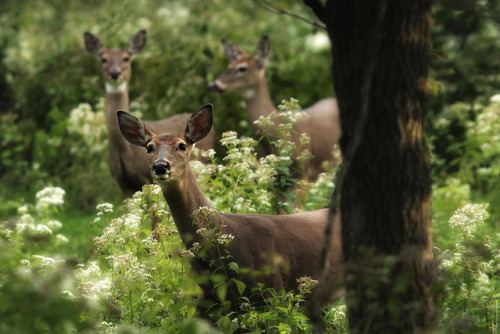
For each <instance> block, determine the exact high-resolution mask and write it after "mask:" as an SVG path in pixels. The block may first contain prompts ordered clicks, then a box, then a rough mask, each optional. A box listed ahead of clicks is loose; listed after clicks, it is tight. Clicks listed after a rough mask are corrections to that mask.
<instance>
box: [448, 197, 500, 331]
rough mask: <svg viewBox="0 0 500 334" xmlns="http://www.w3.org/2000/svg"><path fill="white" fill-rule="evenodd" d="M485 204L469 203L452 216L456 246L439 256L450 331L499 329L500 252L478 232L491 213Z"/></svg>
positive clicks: (485, 236)
mask: <svg viewBox="0 0 500 334" xmlns="http://www.w3.org/2000/svg"><path fill="white" fill-rule="evenodd" d="M486 207H487V206H486V205H480V204H473V205H472V204H467V205H465V206H464V207H463V208H461V209H458V210H457V211H456V212H455V214H454V215H453V216H452V217H451V219H450V221H449V225H450V227H451V228H452V230H453V232H454V233H455V236H456V239H455V240H456V241H457V243H456V244H455V245H454V246H453V247H452V248H451V249H449V250H446V251H444V252H442V253H441V254H440V256H439V257H440V260H441V266H440V271H441V272H440V278H441V284H442V285H443V286H444V291H443V296H442V299H441V303H442V304H441V308H442V310H443V316H442V320H441V321H442V324H443V325H444V327H445V328H446V329H447V332H448V331H449V332H454V333H477V332H482V331H488V332H492V333H495V332H496V331H497V329H498V320H499V319H498V299H499V298H500V291H499V289H498V288H499V284H500V275H499V269H500V252H499V248H498V246H499V245H498V240H495V241H492V240H490V236H489V235H486V234H481V233H478V231H479V230H480V227H481V226H480V225H481V224H484V222H485V220H487V219H488V217H489V214H488V212H487V211H486Z"/></svg>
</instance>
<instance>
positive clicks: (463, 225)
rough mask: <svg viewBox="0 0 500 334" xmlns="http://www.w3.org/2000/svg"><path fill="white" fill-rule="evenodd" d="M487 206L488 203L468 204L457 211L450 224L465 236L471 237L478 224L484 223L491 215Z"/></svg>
mask: <svg viewBox="0 0 500 334" xmlns="http://www.w3.org/2000/svg"><path fill="white" fill-rule="evenodd" d="M487 207H488V205H487V204H467V205H465V206H464V207H463V208H461V209H458V210H457V211H456V212H455V214H454V215H453V216H452V217H451V218H450V221H449V224H450V226H451V227H452V228H453V229H455V230H458V231H459V232H461V234H462V235H463V236H464V237H465V238H467V239H470V238H472V237H473V233H474V231H475V230H476V227H477V225H478V224H482V223H484V221H485V220H486V219H487V218H488V217H489V213H488V211H486V208H487Z"/></svg>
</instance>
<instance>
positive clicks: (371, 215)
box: [304, 0, 436, 333]
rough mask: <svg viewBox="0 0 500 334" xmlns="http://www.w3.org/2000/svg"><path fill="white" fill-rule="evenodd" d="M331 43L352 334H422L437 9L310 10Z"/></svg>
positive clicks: (426, 322) (431, 270) (343, 5)
mask: <svg viewBox="0 0 500 334" xmlns="http://www.w3.org/2000/svg"><path fill="white" fill-rule="evenodd" d="M304 1H305V3H306V4H307V5H308V6H309V7H311V8H312V9H313V11H314V13H315V14H316V15H317V16H318V18H319V19H320V20H321V21H322V22H323V23H324V24H325V26H326V29H327V31H328V34H329V36H330V39H331V42H332V55H333V66H332V75H333V82H334V85H335V92H336V96H337V99H338V101H339V106H340V110H341V121H342V133H343V137H342V139H341V142H340V145H341V149H342V151H343V154H344V159H345V160H344V161H345V164H344V166H343V167H342V171H341V173H340V175H339V176H338V182H337V187H340V199H341V201H337V200H334V201H333V202H332V210H331V211H332V212H333V211H334V210H336V209H337V207H338V208H340V211H341V212H342V237H343V253H344V254H343V255H344V263H345V287H346V303H347V306H348V319H349V326H350V330H351V333H421V332H423V331H425V330H426V329H428V328H431V327H432V326H433V325H434V323H435V321H436V315H435V308H434V306H433V298H432V292H433V290H432V288H433V284H434V282H435V277H436V270H435V269H436V267H435V261H434V258H433V254H432V246H433V244H432V231H431V221H430V196H431V177H430V162H429V151H428V147H427V144H426V141H425V136H424V134H425V133H424V123H425V114H426V109H425V108H426V102H427V100H428V96H429V87H428V63H429V49H430V31H431V17H430V14H431V11H432V0H421V1H411V0H372V1H361V0H352V1H344V0H326V1H324V0H304Z"/></svg>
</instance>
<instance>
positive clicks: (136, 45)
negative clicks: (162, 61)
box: [127, 29, 147, 55]
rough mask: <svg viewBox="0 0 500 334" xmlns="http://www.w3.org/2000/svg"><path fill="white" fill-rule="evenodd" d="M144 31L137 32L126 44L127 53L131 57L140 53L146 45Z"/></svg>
mask: <svg viewBox="0 0 500 334" xmlns="http://www.w3.org/2000/svg"><path fill="white" fill-rule="evenodd" d="M146 40H147V38H146V30H144V29H142V30H139V31H138V32H137V33H136V34H135V35H134V36H132V37H130V39H129V41H128V44H127V51H128V53H130V54H131V55H133V54H136V53H139V52H141V50H142V49H143V48H144V46H145V45H146Z"/></svg>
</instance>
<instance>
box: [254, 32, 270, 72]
mask: <svg viewBox="0 0 500 334" xmlns="http://www.w3.org/2000/svg"><path fill="white" fill-rule="evenodd" d="M269 50H270V45H269V37H267V36H262V38H261V39H260V41H259V43H258V44H257V59H258V60H259V62H260V63H261V64H262V66H265V65H266V63H267V57H268V56H269Z"/></svg>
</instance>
